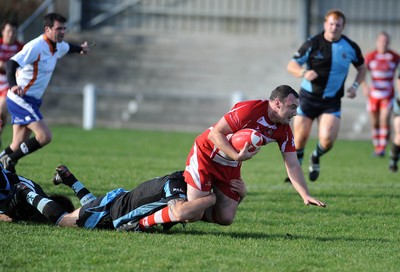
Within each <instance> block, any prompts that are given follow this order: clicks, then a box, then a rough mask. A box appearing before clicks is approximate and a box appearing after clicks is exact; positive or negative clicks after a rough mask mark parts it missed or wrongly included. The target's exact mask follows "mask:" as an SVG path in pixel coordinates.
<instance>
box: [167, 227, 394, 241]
mask: <svg viewBox="0 0 400 272" xmlns="http://www.w3.org/2000/svg"><path fill="white" fill-rule="evenodd" d="M167 234H170V235H173V234H185V235H187V234H189V235H204V236H209V235H213V236H217V237H230V238H233V239H245V240H247V239H264V240H295V241H298V240H307V241H318V242H337V241H345V242H373V243H393V242H394V241H393V239H381V238H380V239H373V238H372V239H371V238H367V239H366V238H356V237H321V236H320V237H317V236H310V235H296V234H290V233H286V234H268V233H254V232H235V231H233V232H220V231H202V230H185V229H182V230H171V231H170V232H167Z"/></svg>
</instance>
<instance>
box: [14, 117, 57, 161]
mask: <svg viewBox="0 0 400 272" xmlns="http://www.w3.org/2000/svg"><path fill="white" fill-rule="evenodd" d="M27 130H29V134H28V133H27ZM30 131H32V132H33V133H34V136H33V137H31V138H29V135H30ZM14 136H15V140H14ZM51 137H52V135H51V131H50V129H49V128H48V126H47V124H46V123H45V122H44V121H43V120H39V121H35V122H32V123H30V124H28V125H26V126H22V125H20V126H16V130H15V134H14V135H13V142H12V144H11V146H10V147H11V149H12V150H13V151H14V152H13V153H11V154H10V155H8V157H9V158H10V160H11V162H13V163H14V165H15V164H16V163H17V162H18V160H19V159H21V158H22V157H24V156H26V155H28V154H31V153H33V152H35V151H36V150H38V149H40V148H42V147H43V146H45V145H46V144H48V143H49V142H50V141H51Z"/></svg>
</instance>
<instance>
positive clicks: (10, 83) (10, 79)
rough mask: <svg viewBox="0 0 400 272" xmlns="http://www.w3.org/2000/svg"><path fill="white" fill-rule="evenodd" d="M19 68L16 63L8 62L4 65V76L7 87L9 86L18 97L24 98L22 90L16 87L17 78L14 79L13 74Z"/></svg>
mask: <svg viewBox="0 0 400 272" xmlns="http://www.w3.org/2000/svg"><path fill="white" fill-rule="evenodd" d="M18 67H19V64H18V62H16V61H14V60H9V61H8V62H7V65H6V74H7V81H8V86H10V90H11V91H12V92H13V93H15V94H16V95H19V96H21V97H22V96H24V90H23V89H22V88H21V87H19V86H18V85H17V78H16V77H15V73H16V71H17V69H18Z"/></svg>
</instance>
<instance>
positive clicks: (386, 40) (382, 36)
mask: <svg viewBox="0 0 400 272" xmlns="http://www.w3.org/2000/svg"><path fill="white" fill-rule="evenodd" d="M389 44H390V35H389V33H387V32H385V31H382V32H380V33H379V34H378V36H377V37H376V50H377V51H378V52H379V53H385V52H386V51H387V50H388V49H389Z"/></svg>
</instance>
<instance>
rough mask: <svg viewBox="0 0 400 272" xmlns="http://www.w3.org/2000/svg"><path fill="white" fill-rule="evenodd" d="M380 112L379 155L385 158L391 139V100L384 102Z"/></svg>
mask: <svg viewBox="0 0 400 272" xmlns="http://www.w3.org/2000/svg"><path fill="white" fill-rule="evenodd" d="M379 112H380V113H379V144H378V153H377V155H378V156H380V157H383V156H385V153H386V146H387V143H388V140H389V137H390V115H391V113H392V102H391V100H389V99H385V100H382V102H381V105H380V111H379Z"/></svg>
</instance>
